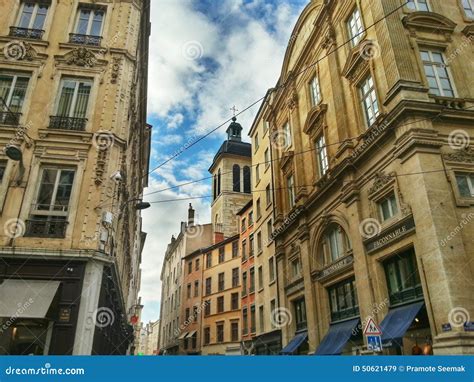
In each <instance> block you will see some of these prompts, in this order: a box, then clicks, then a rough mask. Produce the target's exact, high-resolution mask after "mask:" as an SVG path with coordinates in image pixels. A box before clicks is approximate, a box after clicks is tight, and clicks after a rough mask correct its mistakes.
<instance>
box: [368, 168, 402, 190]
mask: <svg viewBox="0 0 474 382" xmlns="http://www.w3.org/2000/svg"><path fill="white" fill-rule="evenodd" d="M395 176H396V174H395V173H394V172H392V173H390V174H388V175H387V174H385V173H384V172H378V173H376V174H375V179H374V184H373V186H372V188H371V189H370V190H369V194H374V193H376V192H377V191H379V190H380V189H382V188H383V187H385V186H386V185H387V184H389V183H390V182H391V181H392V180H393V179H394V177H395Z"/></svg>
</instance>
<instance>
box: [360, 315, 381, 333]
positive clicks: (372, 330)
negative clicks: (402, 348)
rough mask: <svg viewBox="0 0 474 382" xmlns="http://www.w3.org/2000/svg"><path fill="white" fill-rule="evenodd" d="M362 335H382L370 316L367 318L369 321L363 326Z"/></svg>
mask: <svg viewBox="0 0 474 382" xmlns="http://www.w3.org/2000/svg"><path fill="white" fill-rule="evenodd" d="M364 335H366V336H381V335H382V332H381V331H380V328H379V327H378V325H377V324H376V323H375V321H374V319H373V318H372V317H371V318H369V321H368V322H367V325H366V326H365V329H364Z"/></svg>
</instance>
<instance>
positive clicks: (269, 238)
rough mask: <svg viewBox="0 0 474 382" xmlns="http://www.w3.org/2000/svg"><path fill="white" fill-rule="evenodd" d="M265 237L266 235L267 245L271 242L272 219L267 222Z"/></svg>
mask: <svg viewBox="0 0 474 382" xmlns="http://www.w3.org/2000/svg"><path fill="white" fill-rule="evenodd" d="M267 235H268V243H270V242H271V241H272V240H273V222H272V219H269V220H268V221H267Z"/></svg>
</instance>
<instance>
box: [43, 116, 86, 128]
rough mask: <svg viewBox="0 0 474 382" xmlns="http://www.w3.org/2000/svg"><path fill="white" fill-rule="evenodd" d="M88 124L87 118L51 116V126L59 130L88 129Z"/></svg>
mask: <svg viewBox="0 0 474 382" xmlns="http://www.w3.org/2000/svg"><path fill="white" fill-rule="evenodd" d="M86 124H87V118H73V117H62V116H51V117H50V122H49V128H50V129H57V130H70V131H84V130H85V129H86Z"/></svg>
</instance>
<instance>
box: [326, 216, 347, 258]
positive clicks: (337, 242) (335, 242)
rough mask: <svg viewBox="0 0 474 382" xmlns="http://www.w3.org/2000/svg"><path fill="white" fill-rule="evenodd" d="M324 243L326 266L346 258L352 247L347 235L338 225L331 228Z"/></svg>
mask: <svg viewBox="0 0 474 382" xmlns="http://www.w3.org/2000/svg"><path fill="white" fill-rule="evenodd" d="M324 241H325V242H324V244H323V246H324V248H323V253H324V255H325V259H324V263H325V264H330V263H332V262H334V261H336V260H338V259H339V258H341V257H343V256H345V255H346V253H347V251H348V250H349V249H350V247H351V246H350V242H349V239H348V237H347V235H346V233H345V232H344V230H343V229H342V227H341V226H340V225H338V224H332V225H330V226H329V228H328V230H327V231H326V234H325V240H324Z"/></svg>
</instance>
